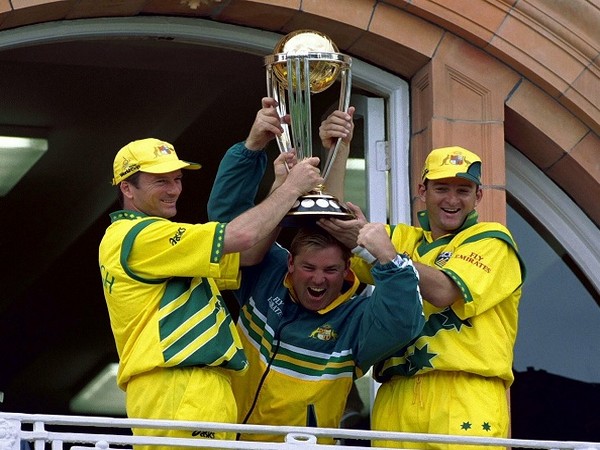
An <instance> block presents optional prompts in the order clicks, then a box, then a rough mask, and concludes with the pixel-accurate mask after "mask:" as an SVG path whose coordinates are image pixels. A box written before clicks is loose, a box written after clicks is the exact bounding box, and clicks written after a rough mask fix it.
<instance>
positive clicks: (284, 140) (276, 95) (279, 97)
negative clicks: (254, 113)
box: [266, 64, 292, 171]
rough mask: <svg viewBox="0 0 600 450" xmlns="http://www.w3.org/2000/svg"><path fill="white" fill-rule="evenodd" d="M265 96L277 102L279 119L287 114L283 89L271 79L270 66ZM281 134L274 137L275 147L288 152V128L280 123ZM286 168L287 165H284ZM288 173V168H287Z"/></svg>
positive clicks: (290, 143) (290, 147) (285, 124)
mask: <svg viewBox="0 0 600 450" xmlns="http://www.w3.org/2000/svg"><path fill="white" fill-rule="evenodd" d="M266 74H267V77H266V79H267V96H268V97H271V98H273V99H274V100H275V101H276V102H277V108H276V109H277V115H278V116H279V117H280V118H281V117H283V116H285V115H286V114H287V105H286V101H285V89H284V88H283V87H282V86H281V85H280V84H279V83H277V81H276V80H275V79H274V78H273V70H272V64H269V65H268V66H267V73H266ZM281 128H283V133H282V134H281V135H279V136H276V139H275V140H276V141H277V146H278V147H279V151H280V152H281V153H284V152H289V151H290V150H291V149H292V142H291V140H290V127H289V125H288V124H287V123H283V122H282V123H281ZM286 167H287V164H286ZM288 171H289V168H288Z"/></svg>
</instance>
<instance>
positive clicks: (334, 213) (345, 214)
mask: <svg viewBox="0 0 600 450" xmlns="http://www.w3.org/2000/svg"><path fill="white" fill-rule="evenodd" d="M355 218H356V217H355V216H354V214H353V213H352V212H351V211H350V210H349V209H348V208H347V207H346V206H344V205H342V204H340V202H339V200H338V199H337V198H335V197H334V196H333V195H330V194H325V193H322V192H311V193H309V194H306V195H303V196H301V197H299V198H298V200H296V203H294V206H292V209H290V211H289V212H288V213H287V214H286V216H285V217H284V218H283V220H282V221H281V226H283V227H303V226H309V225H314V224H315V223H316V222H317V220H319V219H341V220H350V219H355Z"/></svg>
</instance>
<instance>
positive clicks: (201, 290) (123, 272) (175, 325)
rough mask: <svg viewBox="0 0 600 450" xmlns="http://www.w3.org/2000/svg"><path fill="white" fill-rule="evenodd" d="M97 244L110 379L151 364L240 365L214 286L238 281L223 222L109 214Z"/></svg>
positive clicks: (145, 369)
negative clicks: (112, 362)
mask: <svg viewBox="0 0 600 450" xmlns="http://www.w3.org/2000/svg"><path fill="white" fill-rule="evenodd" d="M111 221H112V223H111V225H110V226H109V227H108V228H107V230H106V233H105V235H104V237H103V239H102V242H101V243H100V249H99V264H100V272H101V276H102V286H103V289H104V295H105V298H106V304H107V306H108V311H109V316H110V322H111V327H112V331H113V334H114V338H115V343H116V347H117V352H118V354H119V358H120V365H119V373H118V376H117V382H118V384H119V386H120V387H121V388H122V389H125V386H126V385H127V382H128V380H129V379H130V378H131V377H133V376H135V375H138V374H140V373H145V372H148V371H151V370H153V369H155V368H157V367H188V366H221V367H224V368H227V369H232V370H236V371H240V370H244V369H246V367H247V364H248V363H247V360H246V358H245V355H244V353H243V350H242V344H241V341H240V338H239V336H238V334H237V331H236V329H235V325H234V324H233V322H232V319H231V317H230V315H229V312H228V310H227V308H226V306H225V303H224V301H223V299H222V298H221V295H220V292H219V288H221V289H232V288H236V287H237V286H238V285H239V276H238V270H239V254H238V253H234V254H228V255H223V254H222V248H223V235H224V230H225V224H222V223H217V222H210V223H207V224H187V223H177V222H172V221H170V220H167V219H163V218H160V217H149V216H146V215H144V214H141V213H137V212H134V211H117V212H115V213H112V214H111Z"/></svg>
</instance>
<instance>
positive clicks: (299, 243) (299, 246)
mask: <svg viewBox="0 0 600 450" xmlns="http://www.w3.org/2000/svg"><path fill="white" fill-rule="evenodd" d="M306 247H308V248H311V247H313V248H318V249H323V248H327V247H339V248H340V249H341V250H342V257H343V258H344V261H346V262H347V261H349V260H350V258H351V257H352V252H351V251H350V249H349V248H348V247H346V246H345V245H344V244H342V243H341V242H340V241H338V240H337V239H336V238H334V237H333V236H332V235H331V234H329V233H328V232H327V231H325V230H324V229H323V228H321V227H318V226H316V225H315V226H306V227H302V228H300V229H299V230H298V232H297V233H296V235H295V236H294V239H292V243H291V244H290V253H291V254H292V256H296V255H297V254H298V253H300V252H301V251H302V250H303V249H304V248H306Z"/></svg>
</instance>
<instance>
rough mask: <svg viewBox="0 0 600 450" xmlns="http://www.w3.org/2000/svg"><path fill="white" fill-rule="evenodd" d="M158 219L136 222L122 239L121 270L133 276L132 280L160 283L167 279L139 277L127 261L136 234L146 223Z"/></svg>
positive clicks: (148, 223)
mask: <svg viewBox="0 0 600 450" xmlns="http://www.w3.org/2000/svg"><path fill="white" fill-rule="evenodd" d="M158 220H159V219H146V220H142V221H140V222H138V223H136V224H135V225H134V226H133V227H132V228H131V230H129V231H128V232H127V234H126V235H125V238H124V239H123V245H122V246H121V258H120V261H121V266H122V267H123V270H124V271H125V273H126V274H127V275H129V276H130V277H131V278H133V279H134V280H136V281H139V282H141V283H149V284H160V283H164V282H165V281H166V280H167V279H168V278H159V279H150V278H143V277H140V276H139V275H137V274H136V273H134V272H133V271H132V270H131V268H130V267H129V264H128V263H127V260H128V259H129V254H130V253H131V249H132V247H133V243H134V242H135V238H136V237H137V235H138V234H140V232H141V231H142V230H143V229H144V228H146V227H147V226H148V225H150V224H151V223H154V222H156V221H158Z"/></svg>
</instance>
